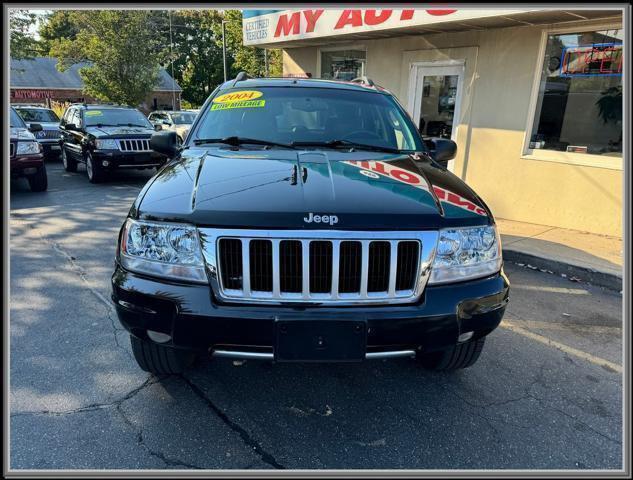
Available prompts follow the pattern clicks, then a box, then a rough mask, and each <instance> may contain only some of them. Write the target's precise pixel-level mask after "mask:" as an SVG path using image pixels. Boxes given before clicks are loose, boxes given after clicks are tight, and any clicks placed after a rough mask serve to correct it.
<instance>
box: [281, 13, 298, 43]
mask: <svg viewBox="0 0 633 480" xmlns="http://www.w3.org/2000/svg"><path fill="white" fill-rule="evenodd" d="M300 25H301V12H295V13H293V14H292V15H290V18H288V15H287V14H284V15H282V16H280V17H279V20H278V21H277V29H276V30H275V38H277V37H278V36H279V35H283V36H284V37H285V36H287V35H290V33H292V34H293V35H298V34H299V27H300ZM291 30H292V32H291Z"/></svg>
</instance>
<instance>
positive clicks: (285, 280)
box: [200, 229, 437, 304]
mask: <svg viewBox="0 0 633 480" xmlns="http://www.w3.org/2000/svg"><path fill="white" fill-rule="evenodd" d="M200 238H201V242H202V247H203V252H204V256H205V261H206V263H207V266H208V268H209V272H210V273H211V279H212V286H213V289H214V291H215V293H216V294H217V295H218V297H220V298H221V299H223V300H226V301H233V302H236V303H288V302H290V303H336V304H346V303H348V304H358V303H362V304H364V303H374V304H375V303H406V302H413V301H415V300H416V299H417V298H419V296H420V295H421V293H422V291H423V289H424V286H425V285H426V281H427V279H428V271H429V268H430V264H431V261H432V257H433V255H434V251H435V245H436V243H437V232H434V231H428V232H349V231H332V230H329V231H317V230H309V231H293V232H289V231H258V230H255V231H252V230H251V231H246V230H216V229H200Z"/></svg>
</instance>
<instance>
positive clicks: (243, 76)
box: [231, 72, 251, 87]
mask: <svg viewBox="0 0 633 480" xmlns="http://www.w3.org/2000/svg"><path fill="white" fill-rule="evenodd" d="M248 78H251V77H249V76H248V74H247V73H246V72H240V73H238V74H237V77H235V80H233V84H232V85H231V86H232V87H234V86H235V84H236V83H237V82H241V81H243V80H246V79H248Z"/></svg>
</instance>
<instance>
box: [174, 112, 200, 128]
mask: <svg viewBox="0 0 633 480" xmlns="http://www.w3.org/2000/svg"><path fill="white" fill-rule="evenodd" d="M171 118H172V120H173V121H174V123H175V124H176V125H191V124H192V123H193V121H194V120H195V119H196V115H195V114H193V113H172V114H171Z"/></svg>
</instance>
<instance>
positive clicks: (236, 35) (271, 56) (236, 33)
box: [215, 10, 282, 77]
mask: <svg viewBox="0 0 633 480" xmlns="http://www.w3.org/2000/svg"><path fill="white" fill-rule="evenodd" d="M224 19H225V20H227V22H228V23H227V24H226V44H227V50H228V52H229V54H230V56H231V59H232V62H231V66H230V70H229V72H230V74H229V77H234V76H235V75H237V73H238V72H240V71H245V72H246V73H248V74H249V75H251V76H254V77H263V76H265V74H266V65H265V62H264V50H263V49H262V48H258V47H248V46H244V43H243V40H242V35H243V34H242V12H241V11H239V10H225V11H224ZM215 29H216V37H217V39H218V42H219V44H220V45H222V24H221V22H220V25H219V26H218V25H216V26H215ZM268 75H269V76H271V77H279V76H281V75H282V57H281V50H279V49H269V50H268Z"/></svg>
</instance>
